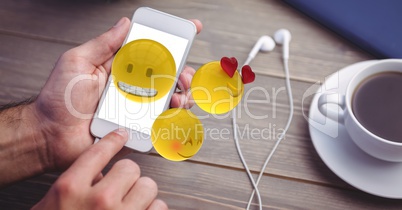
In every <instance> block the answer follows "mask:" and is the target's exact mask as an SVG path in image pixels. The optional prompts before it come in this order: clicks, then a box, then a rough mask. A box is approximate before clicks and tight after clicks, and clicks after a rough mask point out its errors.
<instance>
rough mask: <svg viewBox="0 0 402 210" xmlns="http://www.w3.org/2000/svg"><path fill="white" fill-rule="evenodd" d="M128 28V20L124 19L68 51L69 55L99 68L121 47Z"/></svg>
mask: <svg viewBox="0 0 402 210" xmlns="http://www.w3.org/2000/svg"><path fill="white" fill-rule="evenodd" d="M129 28H130V20H129V19H128V18H126V17H124V18H122V19H120V20H119V22H117V23H116V25H115V26H113V27H112V28H111V29H109V31H107V32H105V33H104V34H102V35H100V36H98V37H97V38H95V39H92V40H90V41H88V42H86V43H84V44H82V45H80V46H78V47H76V48H74V49H72V50H70V51H69V53H72V54H74V55H75V56H78V57H81V58H84V59H86V60H88V61H89V62H90V63H92V65H94V66H99V65H101V64H103V63H105V62H106V61H107V60H109V59H110V58H111V57H112V56H113V54H115V53H116V51H117V50H118V49H119V48H120V47H121V45H122V44H123V41H124V39H125V37H126V35H127V33H128V30H129Z"/></svg>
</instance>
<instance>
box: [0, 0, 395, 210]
mask: <svg viewBox="0 0 402 210" xmlns="http://www.w3.org/2000/svg"><path fill="white" fill-rule="evenodd" d="M139 6H149V7H153V8H155V9H159V10H162V11H165V12H168V13H171V14H174V15H177V16H181V17H184V18H198V19H200V20H202V22H203V24H204V30H203V31H202V33H201V34H200V35H198V36H197V39H196V40H195V42H194V45H193V48H192V50H191V53H190V55H189V58H188V65H190V66H193V67H194V68H196V69H197V68H198V67H199V66H200V65H202V64H204V63H206V62H209V61H212V60H218V59H220V58H221V57H222V56H234V57H236V58H238V59H239V61H240V63H242V62H243V61H244V60H245V59H246V57H247V55H248V53H249V51H250V49H251V48H252V46H253V45H254V43H255V42H256V40H257V39H258V38H259V37H260V36H261V35H264V34H265V35H271V36H272V35H273V33H274V32H275V31H276V30H277V29H280V28H287V29H289V30H290V31H291V32H292V41H291V44H290V61H289V66H290V74H291V84H292V87H293V93H294V103H295V114H294V118H293V121H292V124H291V127H290V129H289V131H288V133H287V134H286V138H285V140H284V141H283V142H282V143H281V145H280V146H279V148H278V150H277V151H276V153H275V154H274V156H273V158H272V160H271V162H270V163H269V165H268V168H267V170H266V171H265V174H264V177H263V179H262V181H261V184H260V191H261V195H262V199H263V205H264V208H266V209H299V208H300V209H363V208H364V209H400V208H401V207H402V201H400V200H392V199H385V198H380V197H376V196H373V195H370V194H367V193H364V192H362V191H360V190H358V189H356V188H354V187H352V186H350V185H349V184H347V183H346V182H344V181H343V180H341V179H340V178H338V177H337V176H336V175H335V174H334V173H333V172H332V171H331V170H330V169H329V168H328V167H327V166H326V165H325V164H324V163H323V161H322V160H321V159H320V157H319V156H318V154H317V152H316V150H315V148H314V147H313V144H312V141H311V139H310V136H309V129H308V122H307V121H306V116H308V113H309V107H310V103H311V100H312V97H313V96H312V95H311V96H309V97H307V98H306V97H303V94H304V93H305V92H306V90H307V89H308V88H310V87H312V86H313V85H314V84H316V83H317V82H323V81H324V79H325V77H326V76H328V75H330V74H331V73H333V72H336V71H337V70H339V69H340V68H342V67H345V66H347V65H350V64H353V63H356V62H359V61H364V60H370V59H375V58H374V57H372V56H370V55H369V54H367V53H366V52H364V51H362V50H360V49H359V48H357V47H356V46H354V45H352V44H351V43H349V42H348V41H346V40H344V39H342V38H340V37H338V36H337V35H335V34H334V33H332V32H331V31H329V30H327V29H326V28H324V27H322V26H321V25H319V24H317V23H316V22H314V21H313V20H311V19H309V18H308V17H306V16H304V15H302V14H300V13H299V12H297V11H296V10H295V9H293V8H291V7H290V6H288V5H287V4H285V3H283V2H281V1H275V0H249V1H243V0H220V1H214V0H202V1H201V0H191V1H183V0H171V1H157V0H137V1H134V0H120V1H117V0H116V1H109V2H107V1H101V0H98V1H95V0H94V1H85V3H84V2H78V1H77V2H70V1H61V0H59V1H45V0H31V1H29V0H20V1H15V0H1V1H0V43H1V44H0V88H1V90H2V91H1V92H0V102H1V103H7V102H10V101H18V100H21V99H25V98H27V97H30V96H34V95H36V94H38V93H39V91H40V89H41V87H42V86H43V85H44V83H45V81H46V79H47V78H48V76H49V73H50V72H51V70H52V67H53V65H54V63H55V61H56V60H57V58H58V57H59V56H60V55H61V54H62V53H63V52H65V51H66V50H68V49H70V48H72V47H74V46H77V45H79V44H81V43H84V42H85V41H87V40H89V39H91V38H93V37H95V36H97V35H99V34H101V33H103V32H104V31H106V30H107V29H108V28H109V27H111V26H112V25H113V24H114V23H115V22H116V21H117V20H118V19H119V18H120V17H122V16H127V17H131V15H132V13H133V11H134V10H135V9H136V8H138V7H139ZM281 50H282V49H281V47H277V48H275V49H274V50H273V52H271V53H267V54H258V56H257V57H256V58H255V60H254V61H253V62H252V64H251V66H252V67H253V69H254V70H255V71H256V72H257V79H256V82H255V83H253V84H252V86H251V87H263V89H265V90H267V91H268V93H269V94H268V96H269V98H268V99H266V98H265V95H263V94H262V92H258V91H254V92H252V94H250V99H258V100H264V99H265V100H266V101H267V102H266V103H248V108H249V111H250V112H251V113H252V114H254V115H259V116H262V115H267V116H266V117H265V119H261V120H253V119H252V118H251V117H250V115H247V114H245V113H246V110H245V106H244V104H242V105H241V107H242V108H241V110H242V112H241V113H242V117H241V118H240V119H239V124H240V127H241V128H244V127H245V126H249V129H250V130H251V129H260V130H261V129H264V128H268V130H269V131H271V133H270V134H269V135H265V136H264V138H259V139H258V138H257V139H252V138H251V137H247V135H246V136H245V137H244V138H243V139H241V140H240V145H241V147H242V149H243V151H244V153H245V154H244V155H245V158H246V160H247V162H248V164H249V165H250V168H251V170H252V172H253V174H254V175H255V176H256V174H258V172H259V171H260V168H261V166H262V164H263V161H264V159H265V158H266V156H267V154H268V153H269V151H270V150H271V148H272V146H273V145H274V143H275V138H274V137H275V136H277V134H278V133H279V132H280V131H281V130H282V129H283V128H284V126H285V123H286V120H287V117H288V113H289V105H288V99H287V95H286V91H285V90H284V86H285V85H284V84H285V83H284V71H283V66H282V62H281ZM251 87H249V88H251ZM313 87H314V86H313ZM275 92H277V93H276V94H275ZM193 110H194V112H195V113H196V114H198V115H202V116H205V113H203V112H201V111H200V110H199V108H198V107H196V106H195V107H194V108H193ZM220 117H221V119H216V117H213V116H211V115H209V116H208V117H207V118H206V119H204V120H203V123H204V126H205V129H206V131H207V135H206V139H205V142H204V145H203V147H202V149H201V150H200V152H199V153H198V154H197V155H196V156H194V157H193V158H191V159H190V160H188V161H184V162H178V163H177V162H170V161H167V160H165V159H163V158H161V157H160V156H159V155H158V154H157V153H156V152H154V151H153V152H151V153H150V154H139V153H133V154H130V155H129V156H128V158H130V159H132V160H134V161H135V162H137V163H138V164H139V165H140V167H141V169H142V174H143V175H145V176H149V177H151V178H153V179H154V180H156V182H157V183H158V185H159V189H160V194H159V197H160V198H162V199H163V200H165V201H166V202H167V203H168V205H169V206H170V208H171V209H244V208H245V206H246V202H247V200H248V198H249V195H250V192H251V189H252V188H251V184H250V182H249V180H248V178H247V176H246V173H245V171H244V169H243V165H242V164H241V162H240V161H239V158H238V155H237V152H236V150H235V146H234V142H233V137H232V134H231V133H232V128H231V120H230V116H229V115H224V116H220ZM213 128H218V129H220V130H222V129H227V130H228V131H230V134H228V135H225V136H223V137H221V138H218V137H217V136H216V135H214V134H213V133H212V132H210V131H211V130H212V129H213ZM208 132H209V133H208ZM0 173H1V172H0ZM56 179H57V174H45V175H42V176H39V177H35V178H32V179H29V180H26V181H24V182H21V183H18V184H16V185H13V186H10V187H7V188H5V189H2V190H0V209H26V208H29V207H30V206H32V205H33V204H35V203H36V202H38V201H39V200H40V199H41V198H42V197H43V195H44V194H45V193H46V192H47V190H48V189H49V187H50V186H51V184H52V183H53V182H54V181H55V180H56ZM256 202H257V201H256V200H254V204H256ZM253 208H254V209H257V208H256V206H255V205H254V206H253Z"/></svg>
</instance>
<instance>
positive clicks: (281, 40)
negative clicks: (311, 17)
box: [274, 29, 292, 60]
mask: <svg viewBox="0 0 402 210" xmlns="http://www.w3.org/2000/svg"><path fill="white" fill-rule="evenodd" d="M274 39H275V42H276V43H277V44H280V45H282V46H283V47H282V48H283V59H285V60H287V59H289V42H290V40H291V39H292V35H290V32H289V31H288V30H287V29H279V30H278V31H276V32H275V34H274Z"/></svg>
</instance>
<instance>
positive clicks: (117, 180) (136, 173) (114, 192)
mask: <svg viewBox="0 0 402 210" xmlns="http://www.w3.org/2000/svg"><path fill="white" fill-rule="evenodd" d="M140 173H141V172H140V167H139V166H138V165H137V164H136V163H134V162H133V161H131V160H129V159H123V160H120V161H117V162H116V163H115V164H114V165H113V167H112V169H110V171H109V172H108V173H107V174H106V175H105V177H104V178H103V179H102V181H100V182H99V183H98V184H97V185H95V188H97V189H96V190H99V191H102V192H105V191H108V195H109V196H112V197H113V198H112V199H116V200H120V201H121V200H123V197H124V196H125V195H127V193H128V191H129V190H130V189H131V188H132V187H133V185H134V183H135V182H136V181H137V180H138V178H139V177H140Z"/></svg>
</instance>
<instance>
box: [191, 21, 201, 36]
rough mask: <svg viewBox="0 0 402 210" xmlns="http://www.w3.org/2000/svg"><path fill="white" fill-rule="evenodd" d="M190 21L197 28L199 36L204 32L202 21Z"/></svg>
mask: <svg viewBox="0 0 402 210" xmlns="http://www.w3.org/2000/svg"><path fill="white" fill-rule="evenodd" d="M190 21H192V22H193V23H194V25H195V27H196V28H197V34H199V33H200V32H201V30H202V23H201V21H200V20H197V19H190Z"/></svg>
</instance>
